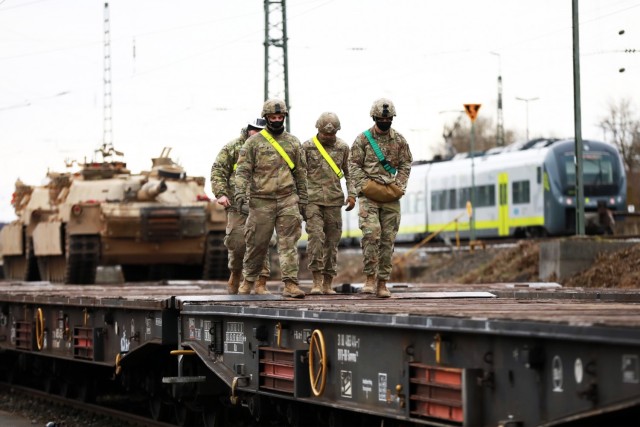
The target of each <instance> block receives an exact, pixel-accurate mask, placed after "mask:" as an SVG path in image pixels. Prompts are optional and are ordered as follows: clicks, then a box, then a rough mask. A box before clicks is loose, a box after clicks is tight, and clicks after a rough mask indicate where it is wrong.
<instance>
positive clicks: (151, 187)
mask: <svg viewBox="0 0 640 427" xmlns="http://www.w3.org/2000/svg"><path fill="white" fill-rule="evenodd" d="M165 191H167V183H166V182H164V179H163V180H160V181H149V182H146V183H145V184H144V185H143V186H142V187H140V190H138V194H137V198H138V200H139V201H147V200H153V199H155V198H156V197H158V195H160V194H162V193H164V192H165Z"/></svg>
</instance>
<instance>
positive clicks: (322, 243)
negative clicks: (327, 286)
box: [305, 203, 342, 277]
mask: <svg viewBox="0 0 640 427" xmlns="http://www.w3.org/2000/svg"><path fill="white" fill-rule="evenodd" d="M305 228H306V231H307V233H308V234H309V243H308V245H307V254H308V256H309V270H310V271H312V272H314V271H317V272H321V273H323V274H328V275H330V276H331V277H335V276H336V266H337V258H338V243H340V235H341V234H342V211H341V206H321V205H316V204H313V203H309V204H308V205H307V223H306V225H305Z"/></svg>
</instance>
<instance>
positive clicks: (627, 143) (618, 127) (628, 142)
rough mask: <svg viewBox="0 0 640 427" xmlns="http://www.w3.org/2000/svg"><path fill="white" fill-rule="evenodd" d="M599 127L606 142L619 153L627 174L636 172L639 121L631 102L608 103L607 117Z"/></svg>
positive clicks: (627, 100)
mask: <svg viewBox="0 0 640 427" xmlns="http://www.w3.org/2000/svg"><path fill="white" fill-rule="evenodd" d="M600 126H601V127H602V130H603V131H604V134H605V139H607V140H608V141H607V142H610V143H612V144H613V145H615V146H616V147H617V148H618V150H619V151H620V154H621V155H622V159H623V161H624V164H625V168H626V170H627V173H632V172H634V171H636V170H637V169H638V166H639V164H640V120H639V119H638V116H637V114H636V112H635V111H634V108H633V106H632V104H631V100H630V99H628V98H624V99H621V100H620V101H618V103H615V102H611V103H609V112H608V115H607V117H605V118H604V119H602V121H601V122H600Z"/></svg>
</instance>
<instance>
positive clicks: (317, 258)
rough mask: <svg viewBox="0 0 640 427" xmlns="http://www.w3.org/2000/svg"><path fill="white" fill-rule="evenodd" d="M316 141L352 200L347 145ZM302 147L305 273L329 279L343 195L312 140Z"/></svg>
mask: <svg viewBox="0 0 640 427" xmlns="http://www.w3.org/2000/svg"><path fill="white" fill-rule="evenodd" d="M321 117H322V116H321ZM320 142H321V144H322V146H323V147H324V149H325V150H326V152H327V153H328V154H329V156H331V158H332V159H333V161H334V162H335V164H336V166H337V167H338V168H339V169H340V170H341V171H342V173H343V174H344V178H345V180H346V186H347V193H348V196H350V197H352V198H353V199H354V200H355V197H356V192H355V189H354V188H353V184H352V183H351V179H350V176H349V146H348V145H347V144H346V143H345V142H344V141H343V140H342V139H340V138H336V140H335V142H333V141H320ZM302 147H303V149H304V153H305V158H306V161H307V182H308V192H309V205H308V207H307V223H306V231H307V233H308V234H309V243H308V245H307V253H308V255H309V270H311V271H312V272H320V273H322V274H323V275H325V276H330V277H331V278H333V277H335V276H336V264H337V253H338V243H339V242H340V236H341V235H342V212H341V207H342V206H343V205H344V203H345V196H344V192H343V189H342V185H341V181H340V178H339V177H338V175H337V174H336V173H335V172H334V170H333V169H332V168H331V166H330V165H329V163H327V161H326V160H325V158H324V157H323V156H322V154H321V153H320V151H319V150H318V148H317V147H316V144H315V143H314V141H313V139H309V140H308V141H305V143H304V144H303V145H302Z"/></svg>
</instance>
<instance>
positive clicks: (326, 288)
mask: <svg viewBox="0 0 640 427" xmlns="http://www.w3.org/2000/svg"><path fill="white" fill-rule="evenodd" d="M332 283H333V276H331V275H330V274H325V275H324V280H323V282H322V293H323V294H325V295H334V294H335V293H336V291H334V290H333V288H332V287H331V284H332Z"/></svg>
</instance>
